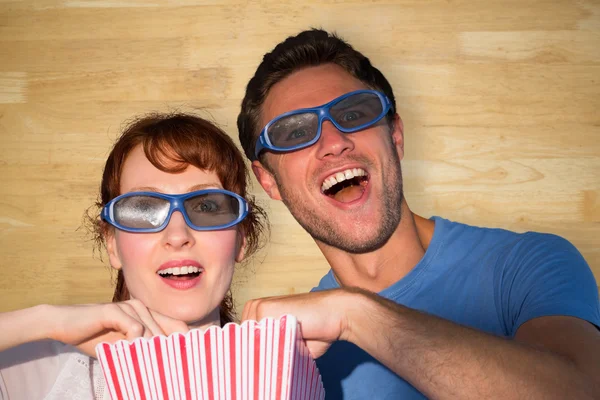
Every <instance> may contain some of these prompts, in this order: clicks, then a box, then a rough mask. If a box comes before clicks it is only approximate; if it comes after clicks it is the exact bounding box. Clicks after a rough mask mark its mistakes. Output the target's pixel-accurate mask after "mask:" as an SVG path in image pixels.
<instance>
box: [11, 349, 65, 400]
mask: <svg viewBox="0 0 600 400" xmlns="http://www.w3.org/2000/svg"><path fill="white" fill-rule="evenodd" d="M64 348H65V345H64V344H62V343H60V342H55V341H52V340H41V341H37V342H31V343H25V344H23V345H20V346H17V347H13V348H11V349H8V350H5V351H3V352H0V396H2V397H0V400H21V399H23V400H25V399H27V400H32V399H43V398H44V396H45V395H46V394H47V393H48V392H49V391H50V389H51V388H52V386H53V385H54V382H55V381H56V378H57V376H58V373H59V372H60V369H61V367H62V365H63V363H64V356H63V349H64Z"/></svg>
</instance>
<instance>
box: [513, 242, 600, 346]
mask: <svg viewBox="0 0 600 400" xmlns="http://www.w3.org/2000/svg"><path fill="white" fill-rule="evenodd" d="M503 295H504V296H506V297H505V299H504V300H505V301H503V304H504V305H503V307H504V310H503V314H504V317H505V323H506V325H507V327H508V328H509V329H508V330H509V335H510V337H514V335H515V334H516V332H517V330H518V329H519V327H520V326H521V325H522V324H524V323H525V322H527V321H529V320H531V319H533V318H537V317H544V316H558V315H563V316H571V317H577V318H580V319H583V320H586V321H589V322H590V323H592V324H594V325H596V327H600V302H599V300H598V287H597V284H596V280H595V278H594V275H593V273H592V271H591V269H590V267H589V266H588V264H587V262H586V261H585V259H584V258H583V256H582V255H581V253H580V252H579V251H578V250H577V249H576V248H575V247H574V246H573V245H572V244H571V243H569V242H568V241H567V240H565V239H563V238H561V237H559V236H555V235H550V234H539V233H527V234H524V235H523V238H522V240H520V241H519V242H518V243H517V245H516V246H515V247H514V249H513V250H512V251H511V254H510V255H509V257H507V260H506V264H505V269H504V276H503Z"/></svg>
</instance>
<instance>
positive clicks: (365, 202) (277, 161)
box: [253, 64, 403, 253]
mask: <svg viewBox="0 0 600 400" xmlns="http://www.w3.org/2000/svg"><path fill="white" fill-rule="evenodd" d="M359 89H368V88H367V87H366V86H365V85H364V84H363V83H362V82H361V81H359V80H357V79H356V78H354V77H352V76H351V75H350V74H348V73H347V72H346V71H344V70H343V69H342V68H340V67H338V66H336V65H333V64H327V65H322V66H318V67H311V68H306V69H302V70H300V71H297V72H295V73H293V74H292V75H290V76H289V77H287V78H285V79H284V80H282V81H281V82H279V83H277V84H276V85H274V86H273V87H272V88H271V90H270V92H269V94H268V96H267V98H266V100H265V103H264V105H263V109H262V120H261V122H262V126H264V125H266V124H267V122H269V121H270V120H271V119H273V118H275V117H276V116H278V115H280V114H282V113H285V112H288V111H292V110H296V109H299V108H307V107H315V106H320V105H322V104H325V103H327V102H329V101H331V100H333V99H335V98H337V97H339V96H341V95H343V94H345V93H348V92H351V91H354V90H359ZM394 122H395V123H394V126H393V127H392V128H390V126H389V124H388V123H387V119H386V118H384V119H382V120H381V121H380V122H378V123H377V124H375V125H374V126H372V127H370V128H367V129H365V130H362V131H359V132H355V133H351V134H344V133H342V132H340V131H338V130H337V129H336V128H335V126H333V124H331V122H329V121H325V122H324V123H323V127H322V132H321V138H320V139H319V141H318V142H317V143H315V144H314V145H312V146H310V147H307V148H304V149H301V150H297V151H292V152H288V153H273V152H267V153H266V154H264V156H263V161H265V162H266V164H267V165H268V167H269V169H270V172H268V171H267V170H266V169H265V168H264V167H263V166H262V165H261V164H260V163H259V162H258V161H255V162H254V163H253V170H254V171H255V173H256V174H257V177H258V179H259V182H260V183H261V185H262V186H263V188H264V189H265V190H266V191H267V193H269V195H270V196H271V197H272V198H274V199H277V200H282V201H283V202H284V203H285V205H286V206H287V207H288V209H289V210H290V212H291V213H292V215H293V216H294V218H296V220H297V221H298V222H299V223H300V225H302V227H303V228H304V229H305V230H306V231H307V232H308V233H309V234H310V235H311V236H313V237H314V238H315V239H316V240H318V241H320V242H323V243H325V244H327V245H330V246H333V247H336V248H340V249H342V250H344V251H348V252H351V253H365V252H369V251H373V250H375V249H377V248H379V247H381V246H382V245H383V244H385V242H387V240H388V239H389V237H390V236H391V234H392V233H393V232H394V231H395V229H396V228H397V226H398V223H399V222H400V204H401V201H402V174H401V169H400V159H401V158H402V156H403V137H402V122H401V121H400V120H399V118H396V119H395V120H394Z"/></svg>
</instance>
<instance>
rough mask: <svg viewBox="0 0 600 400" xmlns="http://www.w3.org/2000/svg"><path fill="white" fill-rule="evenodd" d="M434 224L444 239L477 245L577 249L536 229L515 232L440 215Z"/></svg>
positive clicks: (565, 240) (558, 237) (558, 249)
mask: <svg viewBox="0 0 600 400" xmlns="http://www.w3.org/2000/svg"><path fill="white" fill-rule="evenodd" d="M432 219H433V220H434V221H435V222H436V226H437V225H438V224H439V225H440V226H441V229H440V231H441V236H442V237H443V240H444V241H446V242H447V241H452V240H464V241H476V242H474V243H477V244H478V245H485V244H486V243H487V244H490V245H500V246H508V247H509V248H512V247H536V248H539V249H542V248H546V249H548V250H552V251H563V250H566V251H577V249H576V248H575V247H574V246H573V244H572V243H571V242H569V241H568V240H567V239H565V238H564V237H562V236H559V235H556V234H553V233H546V232H537V231H525V232H517V231H514V230H510V229H507V228H502V227H486V226H477V225H470V224H467V223H463V222H456V221H450V220H447V219H444V218H440V217H433V218H432Z"/></svg>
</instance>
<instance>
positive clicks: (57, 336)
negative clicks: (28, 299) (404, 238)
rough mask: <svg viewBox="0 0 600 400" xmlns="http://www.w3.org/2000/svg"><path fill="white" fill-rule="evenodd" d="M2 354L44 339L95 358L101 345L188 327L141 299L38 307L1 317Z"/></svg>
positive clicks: (185, 330)
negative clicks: (76, 349)
mask: <svg viewBox="0 0 600 400" xmlns="http://www.w3.org/2000/svg"><path fill="white" fill-rule="evenodd" d="M0 326H1V327H2V334H1V335H0V351H2V350H6V349H8V348H11V347H15V346H18V345H20V344H24V343H28V342H33V341H36V340H42V339H53V340H57V341H60V342H63V343H66V344H70V345H73V346H77V347H78V348H79V349H80V350H81V351H83V352H84V353H86V354H88V355H90V356H95V354H96V353H95V347H96V345H97V344H98V343H100V342H110V343H114V342H116V341H117V340H122V339H126V340H133V339H135V338H138V337H147V338H148V337H152V336H154V335H170V334H171V333H175V332H182V333H185V332H187V331H188V330H189V328H188V326H187V324H186V323H185V322H183V321H178V320H175V319H172V318H169V317H167V316H165V315H162V314H160V313H157V312H155V311H151V310H149V309H148V308H147V307H146V306H145V305H144V304H143V303H142V302H141V301H139V300H128V301H123V302H119V303H106V304H84V305H75V306H51V305H39V306H35V307H31V308H26V309H22V310H17V311H10V312H6V313H2V314H0Z"/></svg>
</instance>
